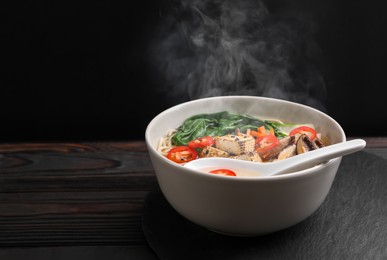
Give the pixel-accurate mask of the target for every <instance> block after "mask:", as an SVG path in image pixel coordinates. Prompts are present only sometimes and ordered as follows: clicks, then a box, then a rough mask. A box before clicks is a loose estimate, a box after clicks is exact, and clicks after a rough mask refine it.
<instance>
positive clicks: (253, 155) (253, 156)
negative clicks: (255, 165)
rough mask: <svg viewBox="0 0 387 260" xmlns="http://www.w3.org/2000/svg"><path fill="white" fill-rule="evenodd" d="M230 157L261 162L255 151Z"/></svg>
mask: <svg viewBox="0 0 387 260" xmlns="http://www.w3.org/2000/svg"><path fill="white" fill-rule="evenodd" d="M230 158H232V159H239V160H245V161H251V162H262V159H261V157H260V156H259V154H258V153H257V152H250V153H247V154H241V155H237V156H231V157H230Z"/></svg>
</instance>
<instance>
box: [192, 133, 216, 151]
mask: <svg viewBox="0 0 387 260" xmlns="http://www.w3.org/2000/svg"><path fill="white" fill-rule="evenodd" d="M214 142H215V141H214V138H213V137H212V136H203V137H200V138H198V139H196V140H192V141H190V142H189V143H188V146H189V147H190V148H204V147H206V146H211V145H212V144H213V143H214Z"/></svg>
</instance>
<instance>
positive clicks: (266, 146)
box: [255, 134, 279, 153]
mask: <svg viewBox="0 0 387 260" xmlns="http://www.w3.org/2000/svg"><path fill="white" fill-rule="evenodd" d="M278 144H279V141H278V138H277V137H276V136H275V135H270V134H269V135H264V136H261V137H259V138H257V139H256V140H255V151H257V152H258V153H266V152H268V151H270V150H271V149H273V148H274V147H276V146H277V145H278Z"/></svg>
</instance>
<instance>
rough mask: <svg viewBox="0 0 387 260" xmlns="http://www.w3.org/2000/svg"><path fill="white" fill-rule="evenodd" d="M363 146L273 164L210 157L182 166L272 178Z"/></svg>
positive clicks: (337, 147)
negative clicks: (240, 171)
mask: <svg viewBox="0 0 387 260" xmlns="http://www.w3.org/2000/svg"><path fill="white" fill-rule="evenodd" d="M365 145H366V142H365V141H364V140H363V139H354V140H351V141H346V142H341V143H337V144H333V145H329V146H326V147H323V148H320V149H316V150H313V151H309V152H306V153H303V154H299V155H296V156H293V157H290V158H287V159H285V160H280V161H275V162H267V163H257V162H250V161H244V160H237V159H229V158H220V157H211V158H201V159H198V160H193V161H190V162H188V163H186V164H185V165H184V166H185V167H188V168H191V169H195V170H199V171H203V170H204V169H209V168H219V169H220V168H223V169H224V168H226V169H230V170H233V171H235V170H236V171H237V170H238V169H240V170H242V169H245V170H247V171H249V172H254V173H256V174H257V176H273V175H279V174H284V173H289V172H294V171H299V170H303V169H307V168H310V167H313V166H315V165H317V164H320V163H323V162H326V161H329V160H330V159H333V158H336V157H340V156H343V155H347V154H350V153H354V152H357V151H360V150H361V149H363V148H364V147H365Z"/></svg>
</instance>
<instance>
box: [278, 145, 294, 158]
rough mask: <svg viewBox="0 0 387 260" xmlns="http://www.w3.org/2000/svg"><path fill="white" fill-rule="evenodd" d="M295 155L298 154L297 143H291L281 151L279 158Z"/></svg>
mask: <svg viewBox="0 0 387 260" xmlns="http://www.w3.org/2000/svg"><path fill="white" fill-rule="evenodd" d="M294 155H296V145H295V144H291V145H289V146H287V147H286V148H285V149H283V150H282V152H280V153H279V155H278V158H277V160H284V159H287V158H289V157H292V156H294Z"/></svg>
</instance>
